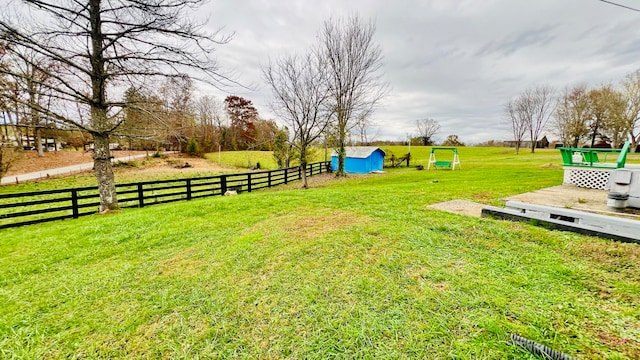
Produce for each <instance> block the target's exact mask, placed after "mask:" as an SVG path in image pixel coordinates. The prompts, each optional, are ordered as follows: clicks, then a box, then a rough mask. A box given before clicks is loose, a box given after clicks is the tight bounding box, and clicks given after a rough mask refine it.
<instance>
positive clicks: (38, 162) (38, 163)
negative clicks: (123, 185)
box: [7, 151, 146, 176]
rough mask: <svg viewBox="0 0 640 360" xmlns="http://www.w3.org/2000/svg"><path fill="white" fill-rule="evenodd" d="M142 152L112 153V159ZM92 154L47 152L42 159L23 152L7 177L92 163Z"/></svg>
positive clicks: (35, 153)
mask: <svg viewBox="0 0 640 360" xmlns="http://www.w3.org/2000/svg"><path fill="white" fill-rule="evenodd" d="M145 153H146V152H144V151H112V153H111V154H112V155H113V156H114V157H125V156H131V155H138V154H145ZM92 156H93V153H92V152H90V151H49V152H45V153H44V156H43V157H39V156H38V153H37V152H36V151H25V152H23V153H21V154H20V155H19V156H18V159H17V160H16V162H15V163H14V164H13V165H12V166H11V169H9V172H8V173H7V176H10V175H18V174H26V173H31V172H36V171H42V170H47V169H55V168H59V167H65V166H71V165H78V164H86V163H90V162H93V158H92Z"/></svg>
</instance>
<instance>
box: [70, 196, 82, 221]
mask: <svg viewBox="0 0 640 360" xmlns="http://www.w3.org/2000/svg"><path fill="white" fill-rule="evenodd" d="M71 212H72V213H73V218H74V219H77V218H78V216H80V212H79V209H78V190H76V189H72V190H71Z"/></svg>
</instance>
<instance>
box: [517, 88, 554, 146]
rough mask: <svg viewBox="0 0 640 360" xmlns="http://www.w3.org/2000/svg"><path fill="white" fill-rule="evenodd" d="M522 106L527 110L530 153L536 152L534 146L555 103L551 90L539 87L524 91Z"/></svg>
mask: <svg viewBox="0 0 640 360" xmlns="http://www.w3.org/2000/svg"><path fill="white" fill-rule="evenodd" d="M522 101H523V106H526V107H527V108H528V109H527V111H526V113H527V114H529V115H530V118H529V121H528V131H529V139H530V140H531V152H532V153H533V152H535V151H536V145H537V142H538V139H539V138H540V135H542V131H544V129H545V127H546V126H547V123H548V122H549V119H550V118H551V115H552V114H553V111H554V106H555V101H554V98H553V88H551V87H549V86H540V87H536V88H534V89H530V90H527V91H525V93H524V94H523V97H522Z"/></svg>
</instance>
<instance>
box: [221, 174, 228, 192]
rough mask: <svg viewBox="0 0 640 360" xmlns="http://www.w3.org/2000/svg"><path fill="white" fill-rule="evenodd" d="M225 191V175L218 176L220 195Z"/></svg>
mask: <svg viewBox="0 0 640 360" xmlns="http://www.w3.org/2000/svg"><path fill="white" fill-rule="evenodd" d="M226 192H227V175H222V176H220V195H224V193H226Z"/></svg>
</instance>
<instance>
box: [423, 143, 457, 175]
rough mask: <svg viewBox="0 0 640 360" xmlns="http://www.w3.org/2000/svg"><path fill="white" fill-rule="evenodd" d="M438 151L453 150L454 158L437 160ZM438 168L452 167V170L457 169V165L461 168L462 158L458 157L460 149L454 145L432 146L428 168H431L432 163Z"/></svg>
mask: <svg viewBox="0 0 640 360" xmlns="http://www.w3.org/2000/svg"><path fill="white" fill-rule="evenodd" d="M436 151H440V152H443V151H453V160H451V161H448V160H436ZM432 164H433V167H434V168H435V169H436V170H437V169H438V168H439V167H440V168H450V169H451V171H453V170H455V169H456V165H458V168H460V158H459V157H458V149H457V148H452V147H433V148H431V153H430V154H429V164H428V165H427V170H429V169H431V165H432Z"/></svg>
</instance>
